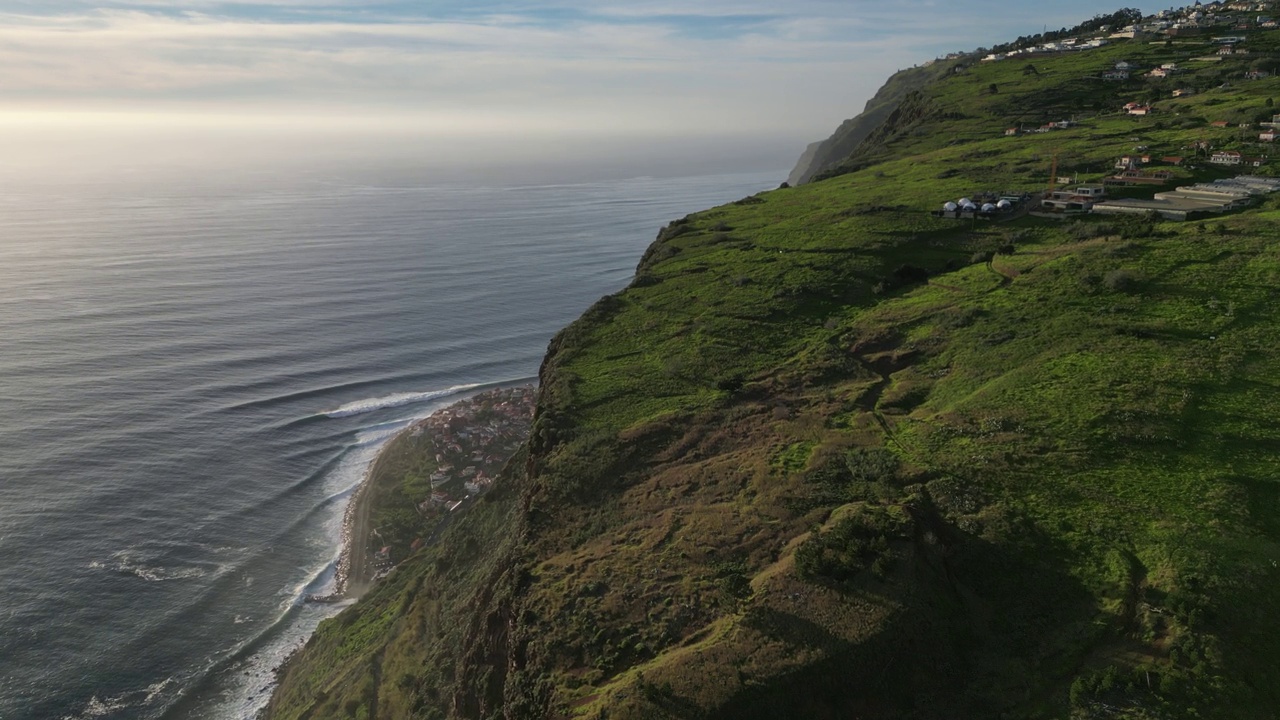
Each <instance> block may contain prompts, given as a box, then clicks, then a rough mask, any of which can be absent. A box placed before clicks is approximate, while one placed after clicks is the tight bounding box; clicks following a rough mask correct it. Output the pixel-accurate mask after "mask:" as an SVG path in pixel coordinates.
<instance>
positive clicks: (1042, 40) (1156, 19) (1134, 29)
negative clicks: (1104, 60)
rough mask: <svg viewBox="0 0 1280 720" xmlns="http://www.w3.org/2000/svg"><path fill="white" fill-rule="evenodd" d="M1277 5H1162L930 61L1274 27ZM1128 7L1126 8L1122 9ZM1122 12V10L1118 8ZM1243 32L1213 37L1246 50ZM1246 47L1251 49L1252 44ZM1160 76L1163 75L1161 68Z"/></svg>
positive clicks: (1120, 73) (1229, 49)
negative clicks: (1150, 11) (1124, 19)
mask: <svg viewBox="0 0 1280 720" xmlns="http://www.w3.org/2000/svg"><path fill="white" fill-rule="evenodd" d="M1274 7H1275V4H1274V3H1273V2H1211V3H1201V2H1196V3H1194V4H1192V5H1188V6H1186V7H1183V8H1179V9H1173V8H1171V9H1168V10H1161V11H1160V12H1158V13H1156V14H1155V15H1154V16H1151V17H1148V18H1141V17H1136V16H1135V17H1131V18H1128V19H1131V20H1133V22H1129V23H1127V24H1124V25H1119V24H1117V25H1115V26H1112V25H1110V24H1102V25H1098V26H1096V27H1093V26H1091V24H1089V23H1085V24H1084V25H1082V26H1080V27H1078V28H1075V30H1084V31H1086V32H1083V33H1077V34H1076V35H1075V36H1072V37H1068V36H1066V35H1065V34H1064V33H1068V32H1071V31H1068V30H1066V29H1063V30H1060V31H1054V32H1046V33H1043V34H1042V35H1039V36H1035V37H1034V38H1030V39H1020V41H1019V42H1015V43H1011V44H1009V46H1007V47H1001V48H993V49H992V50H991V51H990V52H987V51H986V50H985V49H981V50H979V51H977V53H966V52H953V53H948V54H947V55H944V56H942V57H939V58H937V60H930V61H928V62H926V63H924V65H925V66H928V65H931V64H933V63H934V62H937V61H940V60H958V59H965V58H970V57H974V56H975V55H976V56H977V57H978V59H979V60H981V61H982V62H999V61H1002V60H1016V59H1028V58H1034V57H1044V56H1048V55H1054V54H1059V53H1072V52H1084V51H1088V50H1093V49H1096V48H1100V47H1103V46H1105V45H1108V44H1110V43H1111V42H1113V41H1116V40H1143V39H1148V40H1150V39H1157V38H1168V39H1173V38H1203V37H1204V36H1206V35H1211V34H1213V33H1219V32H1239V31H1248V30H1252V29H1262V30H1272V29H1276V28H1277V27H1280V22H1278V21H1277V20H1276V19H1274V18H1273V17H1272V16H1271V15H1269V14H1266V13H1269V12H1271V11H1272V10H1273V9H1274ZM1122 12H1123V11H1122ZM1117 15H1120V13H1117ZM1243 40H1244V38H1243V37H1237V36H1232V35H1226V36H1222V37H1215V38H1213V41H1214V42H1216V43H1219V44H1221V45H1223V48H1221V49H1220V50H1219V51H1218V53H1219V54H1223V55H1230V54H1233V53H1236V52H1241V50H1240V49H1238V48H1236V47H1234V45H1235V44H1236V43H1239V42H1243ZM1243 52H1246V53H1247V52H1248V51H1247V50H1245V51H1243ZM1130 71H1131V69H1130V68H1123V67H1118V68H1116V69H1115V70H1114V71H1111V74H1110V76H1109V77H1107V79H1127V78H1128V77H1129V72H1130ZM1155 76H1156V77H1160V76H1161V75H1160V74H1159V73H1157V74H1156V75H1155Z"/></svg>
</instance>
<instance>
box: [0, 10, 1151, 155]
mask: <svg viewBox="0 0 1280 720" xmlns="http://www.w3.org/2000/svg"><path fill="white" fill-rule="evenodd" d="M1115 9H1116V8H1115V7H1113V6H1111V5H1108V4H1105V3H1102V2H1098V1H1097V0H1090V2H1087V3H1085V4H1083V5H1075V6H1072V7H1070V8H1066V9H1057V8H1055V9H1053V10H1051V11H1045V10H1043V9H1040V7H1039V6H1038V5H1036V4H1032V3H1015V4H1008V3H1005V4H996V3H993V2H989V0H981V1H980V2H973V3H968V4H964V5H941V4H937V3H935V2H932V1H931V0H924V1H920V2H916V1H909V2H905V3H898V4H894V5H892V6H886V5H883V4H877V3H862V2H857V3H847V2H832V1H829V0H801V1H800V2H796V3H790V4H788V5H787V6H786V7H785V8H783V7H779V6H775V4H772V3H765V2H760V1H759V0H741V1H739V2H734V3H727V2H721V1H720V0H712V1H708V2H703V3H699V4H697V5H696V6H686V5H680V4H668V3H666V2H662V1H660V0H650V1H645V2H634V3H613V2H605V3H593V4H588V3H579V2H574V1H573V0H548V1H546V2H540V3H534V2H524V1H520V0H511V1H507V2H492V3H480V4H465V3H454V2H437V3H433V4H431V5H429V6H425V7H423V6H420V5H419V4H413V3H408V2H401V1H399V0H388V1H383V2H363V1H357V0H322V1H320V2H305V1H304V0H256V1H250V2H221V1H220V0H180V1H179V2H167V3H165V2H159V1H158V0H104V1H97V2H95V1H92V0H56V1H54V2H34V1H31V0H0V59H3V61H4V64H5V67H6V70H7V72H6V74H5V76H4V77H3V78H0V152H4V153H5V157H6V165H7V167H8V168H9V170H10V171H12V172H18V173H22V172H33V171H39V172H54V171H57V172H71V173H77V172H87V171H89V170H95V171H107V172H112V171H116V170H120V171H138V170H140V169H142V168H153V169H155V168H161V167H170V168H186V169H188V170H197V171H198V170H199V169H201V168H204V167H209V168H211V169H213V168H222V169H224V170H225V169H234V168H240V169H243V170H250V169H252V168H263V167H267V168H274V169H276V170H280V169H283V168H286V167H288V166H289V165H290V164H291V163H296V162H300V161H305V162H304V163H303V164H305V165H308V166H310V167H314V166H315V165H317V164H325V163H336V164H345V165H348V166H349V165H353V164H355V165H358V164H359V163H360V162H371V161H376V160H377V159H378V158H385V159H387V160H388V161H391V162H394V163H398V164H402V165H408V164H412V163H421V164H422V165H423V166H424V169H431V168H434V170H433V172H434V173H435V174H443V175H447V174H448V173H450V172H455V173H461V172H463V171H464V170H466V171H467V172H469V173H470V174H475V175H477V176H479V177H488V176H496V175H501V174H502V173H503V172H506V171H514V168H517V167H523V168H528V167H532V166H537V165H542V166H543V169H544V170H547V171H549V172H550V174H551V175H554V176H557V177H558V176H560V175H564V176H566V177H568V176H572V175H573V173H575V172H589V170H588V169H589V168H595V169H596V170H595V171H596V172H600V171H604V172H606V174H611V175H612V176H614V177H630V176H638V175H672V174H685V173H695V174H704V173H720V172H740V171H756V170H769V169H775V168H776V169H777V170H779V171H780V172H781V171H785V170H786V169H788V168H789V167H790V165H791V164H792V163H793V162H794V161H795V159H796V158H797V157H798V156H799V154H800V153H801V152H802V151H803V149H804V147H805V145H806V144H807V143H809V142H812V141H815V140H820V139H822V138H823V137H826V136H827V135H828V134H829V133H830V132H831V131H832V130H834V129H835V127H836V126H837V125H838V124H839V123H840V121H842V120H843V119H845V118H848V117H851V116H853V115H855V114H857V113H858V112H859V111H860V110H861V108H862V106H863V104H864V103H865V102H866V100H867V99H868V98H869V97H870V96H871V95H872V94H873V93H874V92H875V90H876V89H877V88H878V87H879V86H880V85H881V84H882V83H883V81H884V80H885V79H886V78H887V77H888V76H889V75H890V74H891V73H893V72H895V71H896V70H898V69H901V68H905V67H910V66H912V65H915V64H918V63H920V62H922V61H925V60H927V59H929V58H931V57H934V56H936V55H939V54H941V53H945V52H947V51H949V50H963V49H972V48H974V47H978V46H981V45H990V44H994V43H998V42H1002V41H1007V40H1009V39H1011V38H1013V37H1017V36H1018V35H1022V34H1030V33H1034V32H1039V31H1040V30H1041V29H1043V28H1044V27H1046V26H1047V27H1048V28H1050V29H1052V28H1056V27H1061V26H1070V25H1072V24H1074V23H1076V22H1079V21H1081V20H1084V19H1086V18H1087V17H1089V16H1091V15H1093V14H1096V13H1101V12H1110V11H1113V10H1115ZM1144 9H1149V8H1144ZM780 180H781V178H780Z"/></svg>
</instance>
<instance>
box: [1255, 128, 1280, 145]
mask: <svg viewBox="0 0 1280 720" xmlns="http://www.w3.org/2000/svg"><path fill="white" fill-rule="evenodd" d="M1278 132H1280V130H1277V129H1276V128H1268V129H1266V130H1263V131H1262V132H1260V133H1258V139H1259V140H1261V141H1262V142H1275V140H1276V133H1278Z"/></svg>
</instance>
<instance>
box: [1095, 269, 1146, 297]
mask: <svg viewBox="0 0 1280 720" xmlns="http://www.w3.org/2000/svg"><path fill="white" fill-rule="evenodd" d="M1137 283H1138V280H1137V278H1135V277H1134V276H1133V273H1131V272H1129V271H1128V270H1112V271H1111V272H1109V273H1107V274H1106V276H1105V277H1103V278H1102V284H1103V285H1106V286H1107V287H1108V288H1110V289H1111V290H1115V291H1117V292H1128V291H1129V290H1132V289H1133V288H1134V287H1135V286H1136V285H1137Z"/></svg>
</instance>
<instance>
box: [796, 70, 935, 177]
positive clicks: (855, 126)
mask: <svg viewBox="0 0 1280 720" xmlns="http://www.w3.org/2000/svg"><path fill="white" fill-rule="evenodd" d="M956 66H957V63H956V62H935V63H933V64H932V65H930V66H929V67H914V68H910V69H907V70H901V71H899V72H897V73H895V74H894V75H893V76H892V77H890V78H889V80H888V81H887V82H886V83H885V84H884V85H883V86H882V87H881V88H880V89H879V90H878V91H877V92H876V94H875V96H873V97H872V98H871V99H870V100H868V101H867V104H866V106H865V107H864V108H863V109H862V112H861V113H859V114H858V115H856V116H855V117H852V118H849V119H848V120H845V121H844V122H843V123H841V124H840V127H838V128H836V131H835V132H834V133H832V134H831V136H830V137H828V138H827V139H826V140H821V141H819V142H815V143H811V144H810V145H809V146H808V147H806V148H805V150H804V153H803V154H801V156H800V159H799V161H798V162H796V166H795V167H794V168H793V169H792V170H791V174H790V175H789V176H787V183H789V184H790V185H792V186H796V185H803V184H804V183H807V182H810V181H811V180H813V179H815V178H817V177H820V176H822V175H824V174H826V173H828V172H830V171H831V170H833V169H835V168H836V167H838V166H839V165H840V164H841V163H843V162H844V161H845V160H846V159H848V157H849V156H850V155H852V154H853V153H854V151H855V150H857V149H858V146H859V145H861V144H862V142H863V141H864V140H866V139H867V136H868V135H870V134H871V133H872V132H873V131H874V130H875V129H876V128H878V127H880V126H881V125H882V124H884V122H885V120H886V119H888V117H889V115H890V114H891V113H893V111H894V110H896V109H897V108H898V105H899V104H901V102H902V100H903V98H905V97H906V96H907V94H908V93H911V92H913V91H918V90H919V89H920V88H922V87H924V86H925V85H927V84H928V83H930V82H933V81H934V80H936V79H938V78H939V77H942V76H944V75H945V74H946V73H948V72H952V71H953V70H954V68H955V67H956Z"/></svg>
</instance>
